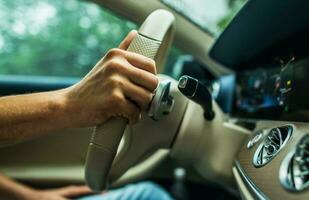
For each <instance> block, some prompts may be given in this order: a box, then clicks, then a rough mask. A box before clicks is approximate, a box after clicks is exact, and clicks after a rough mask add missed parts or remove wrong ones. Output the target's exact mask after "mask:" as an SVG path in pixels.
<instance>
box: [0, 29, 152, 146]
mask: <svg viewBox="0 0 309 200" xmlns="http://www.w3.org/2000/svg"><path fill="white" fill-rule="evenodd" d="M135 34H136V32H131V33H130V34H129V35H128V36H127V38H126V39H125V40H124V41H123V42H122V43H121V44H120V46H119V48H118V49H112V50H110V51H109V52H108V53H107V54H106V55H105V56H104V57H103V58H102V59H101V60H100V61H99V62H98V63H97V64H96V66H95V67H94V68H93V69H92V70H91V71H90V72H89V73H88V74H87V75H86V76H85V77H84V78H83V79H82V80H81V81H80V82H79V83H77V84H75V85H73V86H71V87H69V88H66V89H63V90H58V91H53V92H44V93H36V94H28V95H18V96H9V97H3V98H0V145H1V144H2V145H3V144H12V143H16V142H20V141H24V140H27V139H32V138H35V137H39V136H42V135H46V134H47V133H49V132H52V131H55V130H59V129H64V128H69V127H89V126H95V125H98V124H101V123H103V122H104V121H106V120H107V119H108V118H110V117H112V116H123V117H126V118H128V119H129V120H130V121H131V122H134V121H137V120H138V118H139V116H140V112H141V110H145V109H147V107H148V104H149V102H150V101H151V99H152V96H153V94H152V92H153V91H154V90H155V88H156V87H157V84H158V79H157V78H156V76H155V74H156V68H155V63H154V61H153V60H151V59H149V58H146V57H144V56H141V55H138V54H135V53H131V52H127V51H125V50H126V49H127V47H128V46H129V44H130V42H131V41H132V39H133V38H134V36H135Z"/></svg>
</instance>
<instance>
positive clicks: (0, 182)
mask: <svg viewBox="0 0 309 200" xmlns="http://www.w3.org/2000/svg"><path fill="white" fill-rule="evenodd" d="M90 193H91V190H90V189H89V188H88V187H87V186H67V187H62V188H57V189H45V190H37V189H34V188H31V187H28V186H26V185H24V184H22V183H19V182H16V181H14V180H12V179H10V178H9V177H6V176H5V175H3V174H1V173H0V199H12V200H13V199H16V200H68V199H69V197H76V196H80V195H85V194H90Z"/></svg>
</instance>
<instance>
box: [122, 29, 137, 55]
mask: <svg viewBox="0 0 309 200" xmlns="http://www.w3.org/2000/svg"><path fill="white" fill-rule="evenodd" d="M136 35H137V31H136V30H132V31H130V33H129V34H128V35H127V37H125V38H124V40H122V42H121V43H120V45H119V49H122V50H127V49H128V47H129V46H130V44H131V42H132V40H133V39H134V37H135V36H136Z"/></svg>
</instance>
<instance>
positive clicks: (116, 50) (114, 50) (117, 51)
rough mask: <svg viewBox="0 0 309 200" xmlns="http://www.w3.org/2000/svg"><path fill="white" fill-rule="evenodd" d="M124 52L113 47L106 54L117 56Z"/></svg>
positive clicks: (109, 56) (110, 56)
mask: <svg viewBox="0 0 309 200" xmlns="http://www.w3.org/2000/svg"><path fill="white" fill-rule="evenodd" d="M121 54H122V51H121V50H120V49H118V48H112V49H111V50H109V51H108V52H107V54H106V56H107V57H108V58H113V57H115V56H118V55H121Z"/></svg>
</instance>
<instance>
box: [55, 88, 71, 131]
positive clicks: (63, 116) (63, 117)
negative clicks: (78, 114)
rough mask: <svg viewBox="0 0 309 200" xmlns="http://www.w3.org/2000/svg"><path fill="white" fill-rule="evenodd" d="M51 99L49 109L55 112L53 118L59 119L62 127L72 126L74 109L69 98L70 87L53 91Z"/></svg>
mask: <svg viewBox="0 0 309 200" xmlns="http://www.w3.org/2000/svg"><path fill="white" fill-rule="evenodd" d="M51 96H52V98H51V101H50V103H49V109H50V110H51V111H52V113H53V118H54V120H56V121H59V124H58V125H60V126H61V127H60V128H71V127H72V125H71V121H72V120H71V119H72V116H71V115H72V113H73V112H72V111H71V109H70V107H71V106H70V104H69V100H68V96H69V91H68V89H62V90H57V91H53V94H52V95H51ZM57 123H58V122H57Z"/></svg>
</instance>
